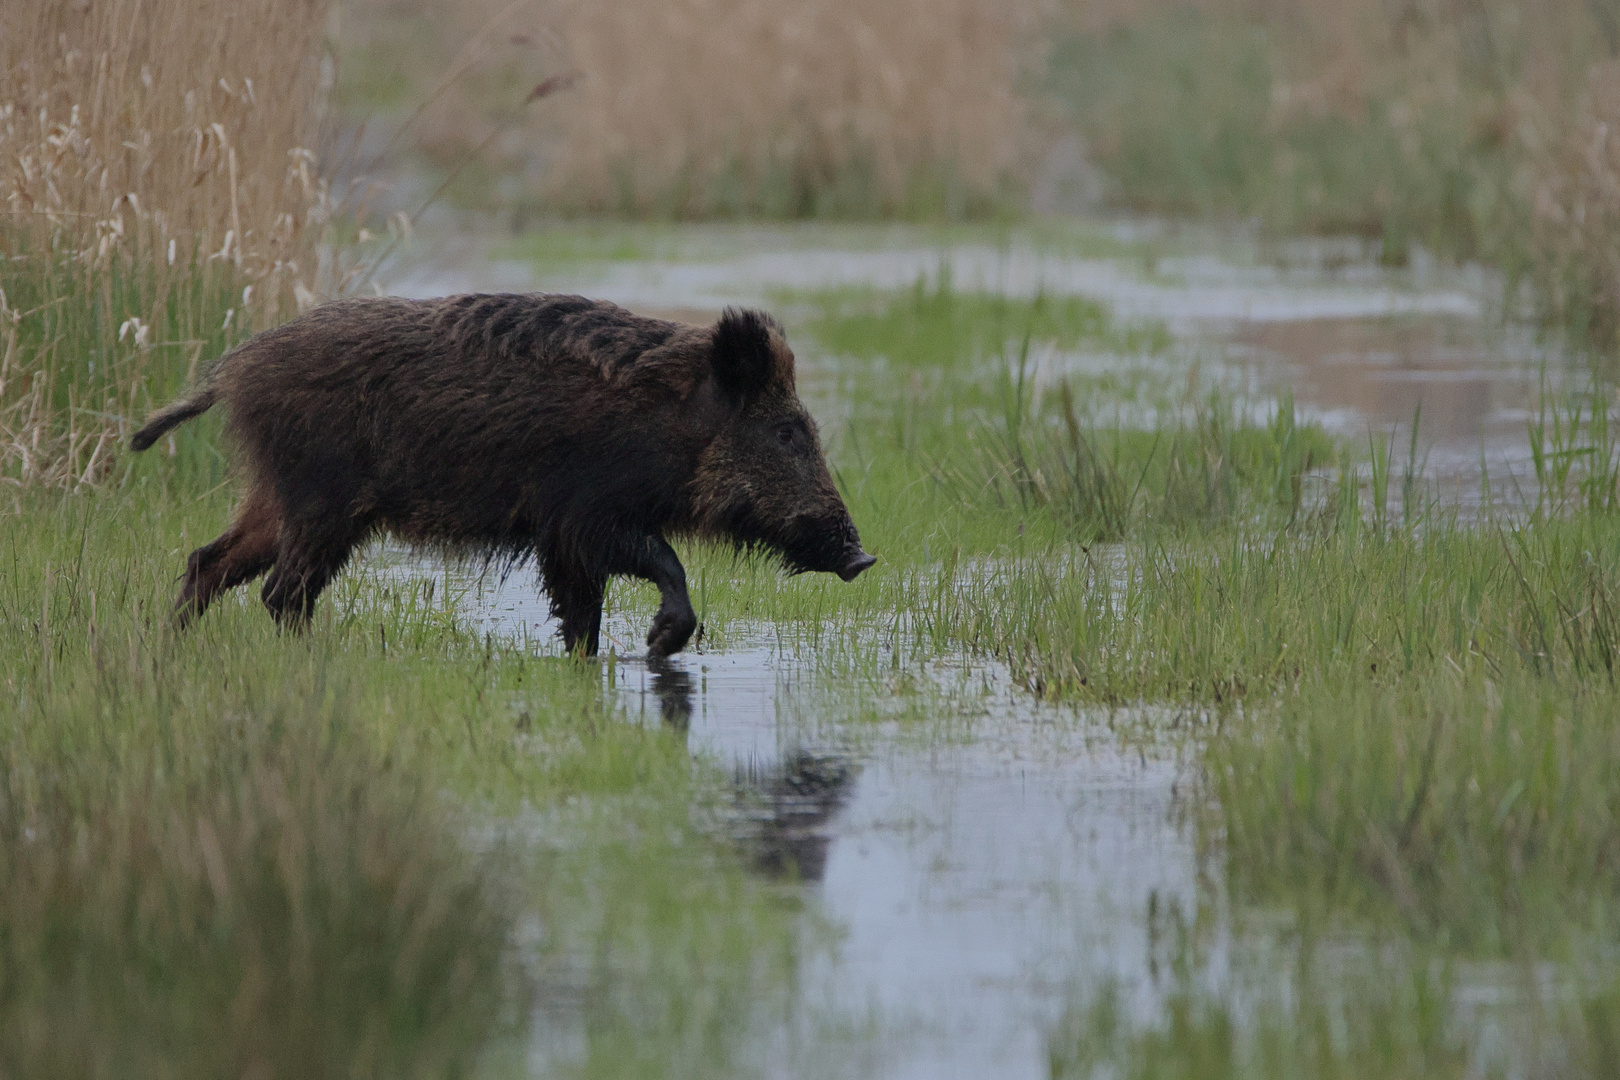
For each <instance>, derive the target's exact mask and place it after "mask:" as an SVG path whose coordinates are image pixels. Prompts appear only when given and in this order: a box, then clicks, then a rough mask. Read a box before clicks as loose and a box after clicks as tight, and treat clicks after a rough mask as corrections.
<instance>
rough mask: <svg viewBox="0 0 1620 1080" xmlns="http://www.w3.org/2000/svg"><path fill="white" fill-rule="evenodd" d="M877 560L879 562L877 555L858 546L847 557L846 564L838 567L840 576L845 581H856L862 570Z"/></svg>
mask: <svg viewBox="0 0 1620 1080" xmlns="http://www.w3.org/2000/svg"><path fill="white" fill-rule="evenodd" d="M875 562H877V556H876V555H868V554H867V553H866V552H864V551H862V550H861V549H860V548H859V547H857V548H856V549H855V550H854V551H851V552H849V554H848V555H847V556H846V557H845V559H844V565H843V566H841V567H839V568H838V576H839V577H841V578H843V579H844V580H845V581H854V580H855V579H856V578H857V577H860V574H861V571H862V570H865V569H866V568H867V567H868V566H871V565H872V564H873V563H875Z"/></svg>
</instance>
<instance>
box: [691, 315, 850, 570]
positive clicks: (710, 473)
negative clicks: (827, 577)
mask: <svg viewBox="0 0 1620 1080" xmlns="http://www.w3.org/2000/svg"><path fill="white" fill-rule="evenodd" d="M711 348H712V350H713V353H712V360H713V365H714V370H713V378H712V381H710V382H709V384H708V385H707V386H706V388H705V391H706V394H711V395H712V406H713V407H714V408H715V409H716V410H717V416H718V424H717V434H716V435H715V437H714V438H713V440H712V441H711V442H710V443H709V446H708V448H707V449H706V450H705V451H704V453H703V457H702V460H701V462H700V463H699V465H698V470H697V474H696V476H695V478H694V484H693V490H694V496H695V498H694V509H695V511H696V515H697V521H698V528H699V531H701V532H703V533H706V534H708V535H711V536H715V537H719V538H723V539H727V540H730V541H732V542H733V543H736V544H739V545H742V546H744V547H764V548H768V549H770V550H772V551H774V552H776V553H777V554H778V555H780V556H781V558H782V561H783V562H784V563H785V564H786V565H787V567H788V569H790V570H792V571H793V572H795V573H802V572H804V571H807V570H824V571H828V572H830V573H834V574H837V575H838V576H839V577H841V578H843V579H844V580H845V581H853V580H854V579H855V576H856V575H857V574H859V573H860V572H861V571H862V570H865V569H866V568H867V567H868V566H871V565H872V564H873V563H874V562H876V561H877V560H876V559H875V558H873V557H872V556H871V555H868V554H867V553H866V552H865V551H863V550H861V538H860V536H859V535H858V534H857V533H856V532H855V523H854V522H853V521H851V520H850V517H849V510H848V509H847V508H846V507H845V506H844V500H843V499H841V498H839V496H838V489H837V488H836V487H835V486H834V485H833V480H832V476H831V474H829V473H828V472H827V459H826V458H825V457H824V456H823V455H822V453H821V442H820V440H819V439H818V438H817V436H816V424H815V421H814V420H812V419H811V418H810V413H809V412H808V411H807V410H806V409H805V407H804V403H803V402H801V401H800V400H799V395H798V392H797V390H796V389H795V388H794V379H793V353H792V352H791V351H790V350H789V349H788V346H787V341H786V340H785V339H784V338H783V336H782V328H781V327H780V326H778V325H777V324H776V322H775V321H774V320H772V319H771V318H770V317H769V316H768V315H764V314H761V313H760V312H757V311H737V310H735V309H728V310H727V311H726V313H725V314H724V315H722V316H721V318H720V321H719V322H717V323H715V325H714V330H713V334H712V339H711Z"/></svg>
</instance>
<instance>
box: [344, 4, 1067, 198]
mask: <svg viewBox="0 0 1620 1080" xmlns="http://www.w3.org/2000/svg"><path fill="white" fill-rule="evenodd" d="M502 6H503V4H502V0H471V2H470V3H467V4H462V5H458V6H457V8H456V9H455V23H456V24H458V25H460V26H465V27H484V26H487V25H488V24H489V22H490V19H491V17H492V16H493V14H494V13H495V12H496V11H497V10H498V9H500V8H501V7H502ZM1048 6H1049V5H1048V3H1047V0H807V2H802V3H783V2H781V0H618V2H615V3H612V4H601V3H590V2H585V0H562V2H554V3H535V4H532V5H529V6H527V7H525V8H523V9H522V10H520V11H517V12H513V13H509V14H508V16H507V18H506V19H504V20H503V22H502V26H503V30H502V32H501V33H500V34H498V35H496V36H495V38H494V44H495V45H496V46H498V47H499V48H497V49H495V50H492V52H491V54H490V56H489V58H488V59H487V60H486V63H485V66H486V67H487V68H489V69H491V70H492V71H505V72H510V71H521V72H522V75H521V76H512V77H510V78H508V77H505V76H503V77H501V78H499V79H497V78H496V77H495V76H493V75H492V76H491V77H490V78H489V79H486V80H485V81H484V83H483V84H478V85H472V86H469V87H467V88H464V89H463V90H462V91H461V92H459V93H453V94H449V95H447V96H446V99H445V101H444V102H443V104H442V105H441V107H439V108H437V109H435V110H434V111H433V113H432V115H431V116H430V117H429V118H428V121H427V125H426V127H427V130H426V132H425V133H424V136H423V140H422V141H423V143H424V144H425V146H426V148H427V149H428V150H429V151H430V152H431V153H432V155H433V156H435V157H436V158H438V159H441V160H443V161H446V162H450V161H456V160H460V159H461V158H462V157H464V155H465V154H466V152H467V151H468V150H469V149H471V148H473V147H475V146H477V145H479V144H480V143H481V142H483V141H484V140H485V139H487V138H488V137H489V135H490V133H491V132H492V131H494V130H497V129H498V128H499V127H501V126H502V125H509V126H510V129H511V130H510V134H509V136H508V137H507V138H506V139H505V141H504V143H503V144H500V145H501V149H502V150H503V151H504V156H505V160H504V161H497V162H495V165H496V166H497V167H498V168H504V169H505V170H506V171H507V172H508V173H509V174H513V175H517V176H520V177H523V178H524V183H525V185H527V194H529V195H530V197H533V198H536V199H538V200H540V201H543V203H544V204H545V205H547V206H550V207H552V208H561V209H566V210H571V211H581V212H604V211H606V212H629V213H637V214H643V213H667V214H672V215H675V216H696V215H704V214H713V213H728V212H730V213H737V212H748V211H754V212H758V211H760V210H761V209H765V210H767V212H771V211H774V212H775V213H777V214H789V215H791V214H794V213H801V212H807V211H812V210H813V208H812V207H810V206H807V205H804V203H805V200H806V199H813V198H814V197H816V196H817V195H818V193H820V192H822V191H824V190H827V189H830V188H832V187H833V186H834V185H836V184H838V183H840V182H844V181H847V180H848V179H849V178H850V177H851V176H854V175H858V176H859V177H860V183H861V184H863V185H864V192H865V198H866V199H867V205H868V206H869V207H870V209H871V210H873V211H877V212H882V211H884V210H888V211H891V212H892V211H893V210H894V209H895V208H897V207H901V206H903V205H904V204H905V203H906V201H907V199H908V197H909V195H910V194H911V193H910V192H909V191H908V186H909V185H914V184H916V183H917V182H918V181H919V180H920V179H921V178H924V177H926V176H928V175H943V174H949V175H950V177H951V180H952V182H953V183H955V184H957V185H958V186H960V187H961V188H962V189H963V190H965V191H969V192H972V193H975V194H976V195H980V196H986V197H988V196H991V195H993V194H995V193H996V192H997V190H998V187H999V186H1000V185H1002V184H1003V182H1004V181H1006V180H1007V179H1008V178H1009V177H1013V176H1016V175H1018V174H1019V173H1020V172H1021V171H1022V170H1023V169H1024V167H1025V166H1026V165H1027V163H1028V157H1029V154H1030V153H1031V150H1032V148H1033V141H1034V140H1033V137H1032V126H1031V116H1030V105H1029V102H1028V100H1027V99H1026V98H1025V97H1024V96H1023V95H1022V94H1021V93H1020V78H1021V76H1022V75H1023V74H1024V73H1025V72H1024V68H1025V65H1026V61H1027V59H1028V57H1029V56H1030V55H1031V53H1030V51H1029V50H1028V49H1027V48H1026V47H1027V46H1030V45H1032V44H1033V35H1034V33H1035V32H1036V31H1037V30H1038V29H1039V28H1040V26H1041V25H1042V18H1043V15H1044V13H1045V10H1046V8H1047V7H1048ZM365 10H366V5H365V4H364V3H362V4H361V5H359V7H358V11H359V12H361V13H362V14H360V15H359V16H358V17H356V18H354V19H352V20H351V26H360V25H364V24H366V23H368V22H370V23H371V24H373V25H375V24H376V23H378V22H385V21H386V19H387V18H388V16H387V15H385V14H381V13H373V14H370V15H366V14H363V13H364V12H365ZM391 10H399V9H398V8H397V5H396V6H392V7H391ZM415 17H420V18H424V19H428V20H434V19H437V18H441V17H442V16H440V15H439V14H438V13H437V12H436V11H435V9H432V8H427V7H423V8H421V9H419V14H418V15H417V16H415ZM445 22H446V23H447V24H448V20H445ZM445 29H447V30H448V29H449V27H448V25H446V27H445ZM446 37H447V40H454V36H453V35H451V34H447V35H446ZM514 46H515V47H514ZM501 49H504V52H502V51H500V50H501ZM559 71H577V72H579V73H580V74H581V76H582V78H581V79H580V81H579V84H578V85H577V86H576V87H575V88H573V89H572V90H571V92H570V93H569V95H568V99H567V104H566V107H564V108H558V109H550V110H536V111H535V112H533V113H532V114H530V115H526V116H524V117H522V118H516V117H514V116H513V115H512V109H511V105H512V102H510V101H504V100H492V99H491V97H490V96H489V92H488V87H489V85H490V84H491V83H495V84H498V85H505V84H507V83H509V82H511V81H515V80H516V79H518V78H522V79H526V80H528V81H530V82H532V81H534V80H535V79H536V78H537V77H542V76H544V75H546V74H551V73H554V72H559ZM522 85H526V83H524V84H522ZM480 87H482V89H481V88H480ZM480 93H483V95H484V96H483V97H480ZM773 183H774V184H776V185H777V187H778V188H780V189H782V190H783V191H784V192H785V194H778V195H776V196H772V195H771V194H769V193H768V192H765V191H764V190H763V189H765V188H766V187H768V186H769V185H771V184H773ZM773 197H774V198H776V199H777V201H778V202H781V201H782V200H783V199H786V200H787V203H786V204H784V205H778V206H769V205H766V204H768V203H770V200H771V199H772V198H773Z"/></svg>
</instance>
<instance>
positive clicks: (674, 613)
mask: <svg viewBox="0 0 1620 1080" xmlns="http://www.w3.org/2000/svg"><path fill="white" fill-rule="evenodd" d="M697 624H698V623H697V613H696V612H694V611H693V610H692V609H691V608H685V609H681V608H659V609H658V614H657V615H656V616H655V617H654V618H653V624H652V629H651V630H649V631H647V654H648V655H649V656H668V655H670V654H671V653H678V652H680V651H681V649H683V648H685V646H686V642H687V640H688V639H689V638H691V636H692V631H694V630H696V629H697Z"/></svg>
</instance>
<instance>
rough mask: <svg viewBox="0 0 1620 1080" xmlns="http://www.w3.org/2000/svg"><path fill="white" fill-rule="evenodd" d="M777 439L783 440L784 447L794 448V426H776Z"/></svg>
mask: <svg viewBox="0 0 1620 1080" xmlns="http://www.w3.org/2000/svg"><path fill="white" fill-rule="evenodd" d="M776 437H777V438H778V439H780V440H781V442H782V445H783V446H792V445H793V425H792V424H778V425H777V426H776Z"/></svg>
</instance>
